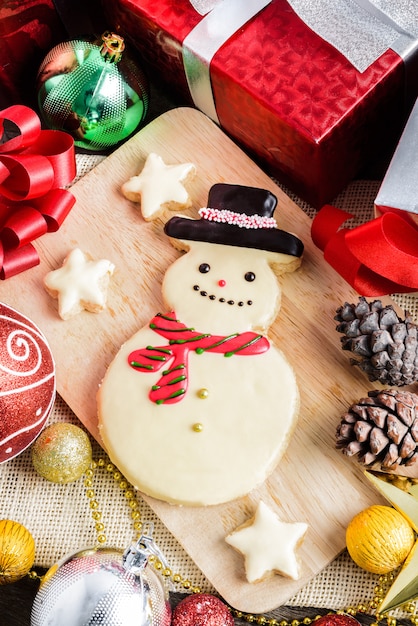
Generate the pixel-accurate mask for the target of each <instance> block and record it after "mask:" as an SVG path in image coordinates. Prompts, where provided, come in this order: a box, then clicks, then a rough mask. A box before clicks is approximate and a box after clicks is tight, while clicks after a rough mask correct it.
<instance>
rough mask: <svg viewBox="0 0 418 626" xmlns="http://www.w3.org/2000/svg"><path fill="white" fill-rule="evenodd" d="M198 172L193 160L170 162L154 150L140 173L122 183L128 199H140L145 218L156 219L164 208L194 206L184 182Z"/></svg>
mask: <svg viewBox="0 0 418 626" xmlns="http://www.w3.org/2000/svg"><path fill="white" fill-rule="evenodd" d="M195 173H196V167H195V165H194V164H193V163H180V164H175V165H166V164H165V163H164V161H163V159H162V158H161V157H160V156H159V155H158V154H155V152H151V153H150V154H149V155H148V157H147V159H146V161H145V165H144V167H143V169H142V171H141V172H140V174H138V176H133V177H132V178H130V179H129V180H128V181H127V182H126V183H124V184H123V185H122V193H123V195H124V196H125V197H126V198H127V199H128V200H131V201H132V202H140V203H141V213H142V216H143V218H144V219H145V220H152V219H155V218H156V217H157V216H158V215H159V214H160V212H161V211H162V209H164V208H169V209H171V210H177V211H178V210H180V209H186V208H187V207H189V206H191V200H190V196H189V193H188V191H187V190H186V188H185V187H184V185H183V183H184V182H185V181H186V180H187V179H189V178H191V177H192V176H194V175H195Z"/></svg>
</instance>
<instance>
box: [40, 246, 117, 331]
mask: <svg viewBox="0 0 418 626" xmlns="http://www.w3.org/2000/svg"><path fill="white" fill-rule="evenodd" d="M114 269H115V266H114V265H113V263H111V262H110V261H107V260H106V259H100V260H98V261H93V260H91V259H89V258H88V257H87V256H86V255H85V254H84V252H82V251H81V250H80V249H79V248H75V249H74V250H72V251H71V252H70V253H69V254H68V255H67V257H66V258H65V259H64V263H63V265H62V267H60V268H59V269H57V270H53V271H51V272H49V273H48V274H47V275H46V276H45V278H44V284H45V288H46V289H47V291H48V293H50V294H51V295H52V296H53V297H54V298H58V313H59V315H60V317H61V318H62V319H63V320H66V319H68V318H69V317H72V316H73V315H77V314H78V313H81V311H83V310H84V309H85V310H87V311H91V312H94V313H97V312H99V311H101V310H103V309H104V308H105V306H106V299H107V288H108V285H109V279H110V276H112V274H113V272H114Z"/></svg>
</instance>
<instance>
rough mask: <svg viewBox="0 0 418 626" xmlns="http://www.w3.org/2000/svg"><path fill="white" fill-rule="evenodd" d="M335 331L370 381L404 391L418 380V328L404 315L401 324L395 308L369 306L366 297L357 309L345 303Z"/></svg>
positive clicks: (372, 304) (378, 305)
mask: <svg viewBox="0 0 418 626" xmlns="http://www.w3.org/2000/svg"><path fill="white" fill-rule="evenodd" d="M334 319H336V320H337V321H338V322H339V324H338V325H337V326H336V330H337V331H338V332H340V333H343V334H344V336H343V337H341V344H342V349H343V350H350V351H351V352H352V353H353V354H355V355H357V356H359V357H362V359H361V360H356V359H351V364H352V365H358V366H359V367H360V369H362V370H363V371H364V372H365V373H366V374H367V376H368V378H369V380H371V381H375V380H378V381H379V382H381V383H382V384H383V385H390V386H391V387H392V386H394V387H402V386H403V385H411V384H412V383H414V382H416V381H417V380H418V326H417V324H415V323H414V322H413V320H412V318H411V317H410V314H409V313H408V312H407V311H405V319H404V320H402V319H401V318H400V317H399V316H398V315H397V313H396V311H395V309H394V308H393V306H391V305H388V306H383V305H382V303H381V301H380V300H374V301H373V302H371V303H368V302H367V300H366V299H365V298H364V297H360V298H359V302H358V304H357V305H355V304H349V303H348V302H346V303H345V304H344V305H343V306H341V307H340V308H339V309H337V315H336V316H335V318H334Z"/></svg>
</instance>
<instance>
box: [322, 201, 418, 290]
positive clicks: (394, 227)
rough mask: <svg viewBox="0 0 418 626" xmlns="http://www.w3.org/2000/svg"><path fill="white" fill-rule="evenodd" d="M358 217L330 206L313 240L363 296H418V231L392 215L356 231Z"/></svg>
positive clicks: (397, 214)
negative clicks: (352, 223)
mask: <svg viewBox="0 0 418 626" xmlns="http://www.w3.org/2000/svg"><path fill="white" fill-rule="evenodd" d="M351 217H353V215H351V214H350V213H347V212H346V211H341V210H340V209H337V208H336V207H333V206H330V205H326V206H324V207H323V208H322V209H321V210H320V211H319V212H318V213H317V215H316V216H315V218H314V219H313V222H312V228H311V235H312V240H313V242H314V244H315V245H316V246H318V248H320V249H321V250H323V252H324V258H325V260H326V261H327V262H328V263H329V264H330V265H331V266H332V267H333V268H334V269H335V270H337V272H338V273H339V274H340V275H341V276H342V277H343V278H344V279H345V280H346V281H347V282H348V283H349V284H350V285H351V286H352V287H354V289H355V290H356V291H357V292H358V293H359V294H360V295H362V296H382V295H389V294H393V293H410V292H412V291H418V228H417V226H416V224H415V223H414V221H413V220H412V219H410V218H409V216H408V215H405V217H403V216H402V215H401V214H400V213H399V212H396V211H393V212H392V211H388V212H385V213H383V215H381V216H380V217H378V218H376V219H374V220H371V221H370V222H366V223H365V224H362V225H361V226H357V227H356V228H353V229H351V230H350V229H347V228H341V229H340V226H341V225H342V224H343V223H344V222H345V221H346V220H347V219H349V218H351Z"/></svg>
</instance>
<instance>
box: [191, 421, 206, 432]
mask: <svg viewBox="0 0 418 626" xmlns="http://www.w3.org/2000/svg"><path fill="white" fill-rule="evenodd" d="M192 428H193V430H194V431H195V433H201V432H202V430H203V424H201V423H200V422H197V423H196V424H193V426H192Z"/></svg>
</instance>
